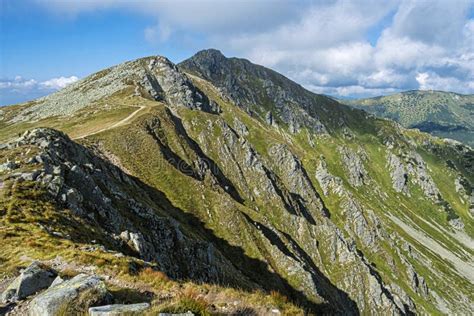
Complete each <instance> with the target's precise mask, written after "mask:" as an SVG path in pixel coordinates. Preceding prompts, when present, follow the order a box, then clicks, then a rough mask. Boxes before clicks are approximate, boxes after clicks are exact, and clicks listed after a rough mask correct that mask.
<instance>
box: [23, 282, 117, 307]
mask: <svg viewBox="0 0 474 316" xmlns="http://www.w3.org/2000/svg"><path fill="white" fill-rule="evenodd" d="M108 297H109V294H108V292H107V289H106V287H105V284H104V282H102V281H101V280H100V279H99V278H98V277H97V276H89V275H86V274H79V275H77V276H75V277H74V278H72V279H71V280H68V281H64V282H62V283H61V284H58V285H56V286H54V287H50V288H49V289H47V290H46V291H44V292H43V293H41V294H39V295H38V296H36V297H35V298H34V299H33V300H32V301H31V303H30V316H53V315H59V314H61V313H62V314H65V315H72V314H80V313H83V312H84V311H86V310H87V309H88V308H89V307H90V306H91V305H93V304H98V303H101V302H103V301H106V300H107V299H108Z"/></svg>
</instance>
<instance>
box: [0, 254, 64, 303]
mask: <svg viewBox="0 0 474 316" xmlns="http://www.w3.org/2000/svg"><path fill="white" fill-rule="evenodd" d="M55 277H56V272H55V271H53V270H51V269H49V268H47V267H44V266H42V265H41V264H40V263H39V262H33V263H32V264H31V265H30V266H29V267H28V268H26V269H25V270H24V271H23V272H21V274H20V275H19V276H18V277H17V278H16V279H15V280H13V282H12V283H11V284H10V285H9V286H8V287H7V289H6V290H5V291H4V292H3V293H2V295H1V296H0V303H3V304H5V303H8V302H16V301H18V300H22V299H24V298H26V297H28V296H30V295H32V294H35V293H36V292H38V291H40V290H42V289H45V288H47V287H49V286H50V285H51V283H53V281H54V278H55Z"/></svg>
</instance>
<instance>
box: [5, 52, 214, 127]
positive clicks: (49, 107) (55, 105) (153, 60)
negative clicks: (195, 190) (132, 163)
mask: <svg viewBox="0 0 474 316" xmlns="http://www.w3.org/2000/svg"><path fill="white" fill-rule="evenodd" d="M129 90H132V91H134V92H133V96H134V97H147V98H151V99H153V100H157V101H164V102H167V103H168V104H169V105H170V106H174V107H176V106H178V107H179V106H184V107H187V108H190V109H195V110H202V111H206V112H211V113H219V112H220V109H219V106H218V105H217V103H215V102H214V101H211V100H209V98H208V97H207V96H206V95H205V94H204V93H203V92H202V91H200V90H199V89H198V88H196V87H195V86H194V85H193V84H192V83H191V81H190V80H189V79H188V78H187V77H186V75H185V74H183V73H182V72H181V71H179V69H178V68H177V67H176V65H175V64H173V63H172V62H171V61H169V60H168V59H167V58H166V57H163V56H154V57H146V58H142V59H137V60H134V61H130V62H126V63H123V64H120V65H117V66H114V67H111V68H108V69H105V70H103V71H101V72H99V73H96V74H94V75H91V76H88V77H86V78H84V79H82V80H80V81H78V82H75V83H73V84H71V85H69V86H67V87H66V88H64V89H62V90H60V91H58V92H56V93H53V94H51V95H49V96H46V97H44V98H40V99H38V100H35V101H34V102H32V104H31V106H28V107H26V108H25V109H24V110H22V111H20V112H19V113H18V114H17V115H15V117H13V118H12V122H21V121H33V120H40V119H42V118H46V117H49V116H57V115H59V116H70V115H72V114H74V113H75V112H77V111H79V110H81V109H83V108H85V107H88V106H91V105H95V106H96V107H99V106H103V105H101V103H100V102H99V101H100V100H102V99H104V98H109V97H111V96H113V95H114V94H117V93H125V91H129ZM127 93H128V92H127ZM137 102H139V101H138V100H137Z"/></svg>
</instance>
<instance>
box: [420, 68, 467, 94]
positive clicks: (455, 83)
mask: <svg viewBox="0 0 474 316" xmlns="http://www.w3.org/2000/svg"><path fill="white" fill-rule="evenodd" d="M416 81H418V83H419V85H420V89H421V90H447V91H457V92H460V93H472V91H473V89H474V80H469V81H465V82H461V81H460V80H459V79H457V78H453V77H441V76H439V75H438V74H436V73H433V72H429V73H428V72H422V73H418V74H417V75H416Z"/></svg>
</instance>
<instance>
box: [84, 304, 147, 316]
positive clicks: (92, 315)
mask: <svg viewBox="0 0 474 316" xmlns="http://www.w3.org/2000/svg"><path fill="white" fill-rule="evenodd" d="M149 308H150V304H148V303H138V304H127V305H124V304H114V305H105V306H98V307H91V308H89V316H119V315H127V316H130V315H141V314H142V313H143V312H145V311H146V310H147V309H149Z"/></svg>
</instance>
